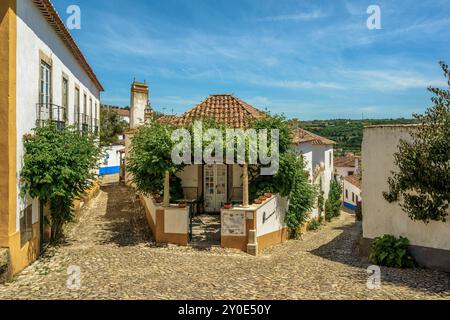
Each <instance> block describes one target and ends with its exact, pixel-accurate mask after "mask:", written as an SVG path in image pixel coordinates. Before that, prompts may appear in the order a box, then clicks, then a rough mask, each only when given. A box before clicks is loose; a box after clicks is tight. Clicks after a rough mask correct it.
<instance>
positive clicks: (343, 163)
mask: <svg viewBox="0 0 450 320" xmlns="http://www.w3.org/2000/svg"><path fill="white" fill-rule="evenodd" d="M356 160H358V161H360V160H361V157H359V156H355V155H353V154H347V155H345V156H343V157H334V160H333V162H334V166H335V167H351V168H354V167H356Z"/></svg>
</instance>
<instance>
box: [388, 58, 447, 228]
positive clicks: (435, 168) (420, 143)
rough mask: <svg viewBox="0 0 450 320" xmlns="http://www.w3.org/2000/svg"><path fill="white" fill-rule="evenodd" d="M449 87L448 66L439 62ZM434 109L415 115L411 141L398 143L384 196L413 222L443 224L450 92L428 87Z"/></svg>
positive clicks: (445, 205)
mask: <svg viewBox="0 0 450 320" xmlns="http://www.w3.org/2000/svg"><path fill="white" fill-rule="evenodd" d="M440 65H441V67H442V70H443V71H444V75H445V77H446V78H447V81H448V85H449V87H450V70H449V68H448V65H447V64H445V63H443V62H440ZM428 90H429V91H430V92H432V93H433V94H434V97H432V99H431V100H432V102H433V103H434V106H433V107H430V108H428V109H427V110H426V112H425V113H424V114H423V115H417V114H415V115H414V117H415V118H416V119H417V121H418V122H419V125H418V126H417V127H415V128H414V129H412V130H411V131H410V134H411V141H405V140H401V141H400V143H399V147H398V152H396V153H395V154H394V159H395V160H394V162H395V165H396V166H398V168H399V171H398V172H392V176H391V177H390V178H389V179H388V184H389V191H388V192H384V193H383V196H384V197H385V199H386V200H387V201H389V202H391V203H392V202H396V201H398V202H400V206H401V207H402V209H403V211H405V212H406V213H407V214H408V216H409V217H410V218H411V219H412V220H414V221H416V220H417V221H423V222H425V223H429V222H430V221H444V222H445V221H446V218H447V216H448V208H449V199H450V90H443V89H438V88H429V89H428Z"/></svg>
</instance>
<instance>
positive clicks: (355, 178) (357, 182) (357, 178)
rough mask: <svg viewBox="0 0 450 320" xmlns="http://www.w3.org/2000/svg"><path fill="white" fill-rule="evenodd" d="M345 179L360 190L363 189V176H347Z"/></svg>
mask: <svg viewBox="0 0 450 320" xmlns="http://www.w3.org/2000/svg"><path fill="white" fill-rule="evenodd" d="M344 179H345V181H347V182H348V183H351V184H352V185H354V186H355V187H357V188H358V189H361V176H360V175H359V174H355V175H352V176H347V177H345V178H344Z"/></svg>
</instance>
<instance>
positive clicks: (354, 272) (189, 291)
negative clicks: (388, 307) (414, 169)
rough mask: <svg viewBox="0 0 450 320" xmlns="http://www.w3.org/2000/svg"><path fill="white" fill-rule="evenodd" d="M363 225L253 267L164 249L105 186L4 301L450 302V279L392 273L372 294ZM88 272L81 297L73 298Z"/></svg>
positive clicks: (348, 223)
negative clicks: (360, 250)
mask: <svg viewBox="0 0 450 320" xmlns="http://www.w3.org/2000/svg"><path fill="white" fill-rule="evenodd" d="M360 228H361V227H360V225H359V224H357V223H355V222H354V218H353V217H352V216H350V215H347V214H343V216H342V217H341V218H340V220H337V221H334V222H332V223H330V224H328V225H327V226H325V227H323V228H322V229H321V230H320V231H318V232H316V233H308V234H306V235H305V237H304V239H303V240H298V241H289V242H288V243H285V244H282V245H278V246H275V247H272V248H271V249H268V250H266V251H265V252H264V254H262V255H260V256H258V257H253V256H249V255H247V254H245V253H243V252H239V251H234V250H224V249H221V248H215V247H214V248H212V249H210V250H199V249H196V248H182V247H176V246H158V245H156V244H155V243H154V242H153V241H152V237H151V234H150V233H149V231H148V228H147V224H146V220H145V218H144V215H143V211H142V208H141V207H140V205H139V203H138V202H137V201H136V199H135V196H134V195H133V194H132V192H130V190H129V189H128V188H127V187H124V186H119V185H117V184H114V183H110V184H104V185H103V186H102V189H101V192H100V194H99V195H98V196H97V197H96V198H95V199H93V200H92V201H91V203H90V204H89V205H88V206H87V207H86V208H84V209H83V211H82V213H81V214H80V216H79V217H78V221H77V223H75V224H73V225H71V226H70V227H69V228H68V229H67V232H66V233H67V239H66V241H65V243H64V244H63V245H61V246H59V247H57V248H52V249H50V250H48V252H47V254H46V255H45V256H44V257H42V258H41V260H40V261H38V262H36V263H35V264H33V265H32V266H30V267H29V268H27V269H26V270H25V271H23V272H22V273H21V274H20V275H18V276H17V277H16V278H15V279H14V281H13V282H11V283H9V284H7V285H0V298H2V299H450V274H446V273H440V272H434V271H429V270H423V269H415V270H397V269H389V268H383V269H382V287H381V289H375V290H369V289H368V288H367V286H366V281H367V277H368V275H367V272H366V268H367V266H368V265H369V263H367V262H364V261H361V260H360V259H359V258H358V257H357V255H356V253H355V251H356V249H355V246H356V240H357V238H358V237H359V234H360ZM72 265H75V266H79V267H80V269H81V288H80V289H79V290H69V289H68V288H67V279H68V275H67V268H68V267H69V266H72Z"/></svg>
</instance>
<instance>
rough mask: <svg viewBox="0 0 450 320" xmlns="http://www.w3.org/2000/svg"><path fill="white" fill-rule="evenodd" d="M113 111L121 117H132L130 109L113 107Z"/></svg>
mask: <svg viewBox="0 0 450 320" xmlns="http://www.w3.org/2000/svg"><path fill="white" fill-rule="evenodd" d="M111 112H114V113H115V114H117V115H119V116H121V117H130V110H128V109H123V108H111Z"/></svg>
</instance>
